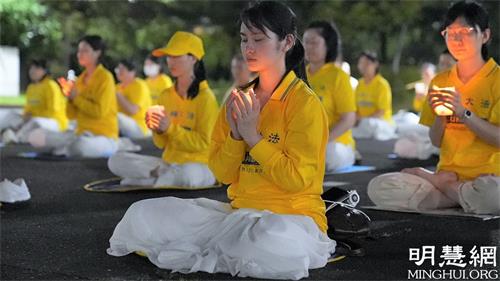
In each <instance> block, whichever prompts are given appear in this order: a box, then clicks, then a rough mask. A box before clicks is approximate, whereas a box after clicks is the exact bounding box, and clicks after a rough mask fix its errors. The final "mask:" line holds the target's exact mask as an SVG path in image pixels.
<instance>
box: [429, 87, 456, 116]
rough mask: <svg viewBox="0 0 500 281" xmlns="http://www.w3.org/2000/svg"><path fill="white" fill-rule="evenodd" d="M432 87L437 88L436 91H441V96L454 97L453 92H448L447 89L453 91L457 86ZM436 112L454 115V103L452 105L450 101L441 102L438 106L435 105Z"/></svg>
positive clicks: (440, 114)
mask: <svg viewBox="0 0 500 281" xmlns="http://www.w3.org/2000/svg"><path fill="white" fill-rule="evenodd" d="M432 89H433V90H435V91H437V92H439V94H440V95H441V96H446V97H452V94H450V93H449V92H446V91H452V92H454V91H455V87H443V88H440V87H436V86H433V87H432ZM436 98H437V97H436ZM434 112H435V113H436V115H438V116H450V115H453V113H454V112H453V105H451V104H450V103H447V102H442V103H441V104H439V105H437V106H436V107H434Z"/></svg>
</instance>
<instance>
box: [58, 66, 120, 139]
mask: <svg viewBox="0 0 500 281" xmlns="http://www.w3.org/2000/svg"><path fill="white" fill-rule="evenodd" d="M86 72H87V71H86V70H85V71H84V72H83V73H82V74H81V75H80V76H78V78H77V79H76V83H75V87H76V90H77V93H78V94H77V96H76V97H75V98H74V99H73V101H71V102H69V103H68V107H67V113H68V117H70V118H72V119H76V122H77V127H76V134H78V135H79V134H82V133H83V132H85V131H89V132H91V133H93V134H94V135H102V136H106V137H108V138H114V139H117V138H118V117H117V112H118V105H117V102H116V91H115V82H114V79H113V75H112V74H111V72H109V71H108V70H107V69H106V68H104V66H102V65H98V66H97V68H96V69H95V70H94V73H92V75H91V76H90V78H89V80H88V81H87V84H85V83H84V81H83V79H84V77H85V74H86Z"/></svg>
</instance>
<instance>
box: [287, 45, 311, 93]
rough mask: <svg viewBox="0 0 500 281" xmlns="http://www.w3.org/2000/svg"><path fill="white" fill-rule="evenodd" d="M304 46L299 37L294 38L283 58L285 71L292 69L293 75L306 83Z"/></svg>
mask: <svg viewBox="0 0 500 281" xmlns="http://www.w3.org/2000/svg"><path fill="white" fill-rule="evenodd" d="M304 53H305V50H304V46H303V45H302V42H300V40H299V38H297V37H296V38H295V44H294V45H293V47H292V48H291V49H290V50H288V52H287V54H286V58H285V65H286V72H287V73H288V72H290V71H291V70H293V71H294V72H295V75H297V77H299V78H300V79H302V80H304V82H305V83H306V84H307V74H306V64H305V62H304Z"/></svg>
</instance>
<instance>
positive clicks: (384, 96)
mask: <svg viewBox="0 0 500 281" xmlns="http://www.w3.org/2000/svg"><path fill="white" fill-rule="evenodd" d="M356 104H357V108H358V113H359V115H361V117H367V116H370V115H372V114H373V113H375V112H376V111H378V110H384V115H383V116H382V119H384V120H385V121H387V122H390V123H393V121H392V93H391V86H390V85H389V82H387V80H385V79H384V77H382V75H380V74H377V75H375V77H374V78H373V79H372V81H370V83H369V84H366V82H365V79H363V78H361V79H359V84H358V86H357V87H356Z"/></svg>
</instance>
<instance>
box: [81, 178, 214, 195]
mask: <svg viewBox="0 0 500 281" xmlns="http://www.w3.org/2000/svg"><path fill="white" fill-rule="evenodd" d="M120 181H121V178H118V177H116V178H110V179H105V180H97V181H93V182H91V183H88V184H86V185H84V186H83V189H85V190H86V191H89V192H127V191H137V190H160V189H181V190H201V189H210V188H218V187H222V184H219V183H216V184H214V185H210V186H199V187H185V186H158V187H154V186H148V185H146V186H140V185H121V184H120Z"/></svg>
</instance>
